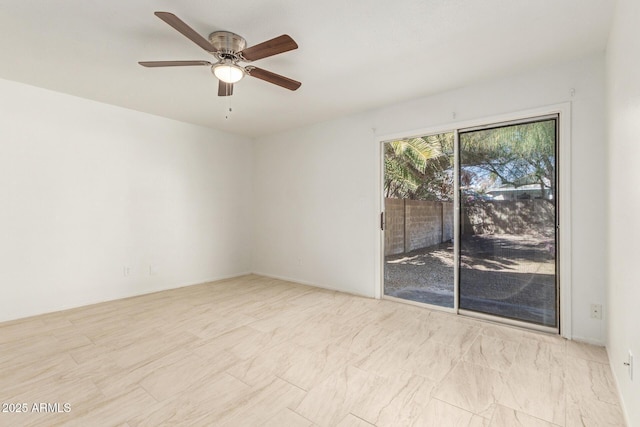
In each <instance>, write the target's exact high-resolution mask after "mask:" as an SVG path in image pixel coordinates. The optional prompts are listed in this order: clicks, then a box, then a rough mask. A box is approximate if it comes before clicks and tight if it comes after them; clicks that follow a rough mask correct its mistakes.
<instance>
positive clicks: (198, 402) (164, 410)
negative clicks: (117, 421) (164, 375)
mask: <svg viewBox="0 0 640 427" xmlns="http://www.w3.org/2000/svg"><path fill="white" fill-rule="evenodd" d="M249 390H250V387H249V386H248V385H246V384H244V383H243V382H242V381H239V380H237V379H236V378H233V377H232V376H230V375H228V374H225V373H220V374H216V375H213V376H211V377H208V378H206V380H204V381H201V382H200V384H199V385H197V386H195V387H193V388H191V389H190V390H188V391H187V392H185V393H182V394H181V395H178V396H177V397H176V398H175V399H172V400H170V401H168V402H162V403H156V404H153V405H151V406H148V407H141V408H138V412H137V413H136V414H134V415H133V416H132V417H130V418H129V419H128V420H127V422H128V423H129V425H130V426H131V427H137V426H150V427H155V426H160V425H180V424H182V425H191V424H193V423H195V422H196V421H198V422H201V421H202V420H206V419H209V420H211V421H212V422H211V424H212V425H213V421H215V420H216V416H217V414H218V413H227V412H229V411H231V410H233V408H234V407H235V406H236V405H237V404H238V403H237V402H238V401H242V399H243V398H244V396H246V395H247V394H248V392H249Z"/></svg>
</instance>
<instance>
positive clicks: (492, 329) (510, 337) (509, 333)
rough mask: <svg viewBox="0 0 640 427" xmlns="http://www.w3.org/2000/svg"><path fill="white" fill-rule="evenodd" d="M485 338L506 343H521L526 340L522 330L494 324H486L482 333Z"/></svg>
mask: <svg viewBox="0 0 640 427" xmlns="http://www.w3.org/2000/svg"><path fill="white" fill-rule="evenodd" d="M480 333H481V334H482V335H484V336H485V337H491V338H498V339H501V340H504V341H513V342H518V343H519V342H520V341H521V340H522V339H523V338H524V331H523V330H522V329H519V328H516V327H510V326H504V325H496V324H493V323H485V324H483V325H482V330H481V331H480Z"/></svg>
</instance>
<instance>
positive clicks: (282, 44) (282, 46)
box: [240, 34, 298, 61]
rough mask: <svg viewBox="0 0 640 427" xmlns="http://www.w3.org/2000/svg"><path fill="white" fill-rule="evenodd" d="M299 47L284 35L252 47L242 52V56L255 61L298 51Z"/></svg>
mask: <svg viewBox="0 0 640 427" xmlns="http://www.w3.org/2000/svg"><path fill="white" fill-rule="evenodd" d="M297 48H298V45H297V43H296V42H295V41H293V39H292V38H291V37H289V36H288V35H286V34H283V35H281V36H279V37H276V38H274V39H271V40H267V41H266V42H262V43H260V44H257V45H255V46H251V47H248V48H246V49H245V50H243V51H241V52H240V54H241V55H242V57H243V58H244V59H246V60H247V61H255V60H257V59H262V58H266V57H268V56H273V55H277V54H279V53H283V52H288V51H290V50H293V49H297Z"/></svg>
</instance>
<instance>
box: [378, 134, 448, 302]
mask: <svg viewBox="0 0 640 427" xmlns="http://www.w3.org/2000/svg"><path fill="white" fill-rule="evenodd" d="M453 148H454V134H453V132H448V133H441V134H436V135H428V136H422V137H416V138H408V139H402V140H396V141H389V142H386V143H384V208H385V217H386V218H385V222H386V227H385V231H384V240H385V243H384V293H385V295H388V296H392V297H396V298H402V299H407V300H411V301H416V302H421V303H425V304H430V305H438V306H441V307H449V308H453V307H454V302H455V297H454V287H455V281H454V275H455V268H454V251H453V232H454V224H455V217H454V212H453V211H454V209H453V207H454V155H453V153H454V150H453Z"/></svg>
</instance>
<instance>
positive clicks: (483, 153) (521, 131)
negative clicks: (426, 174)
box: [460, 120, 556, 194]
mask: <svg viewBox="0 0 640 427" xmlns="http://www.w3.org/2000/svg"><path fill="white" fill-rule="evenodd" d="M555 132H556V121H555V120H546V121H540V122H533V123H524V124H519V125H512V126H504V127H499V128H494V129H487V130H478V131H471V132H463V133H461V134H460V162H461V174H464V173H466V174H467V180H468V181H469V183H468V185H472V186H473V185H475V186H478V185H480V182H481V181H484V182H485V183H486V182H490V183H492V184H497V185H502V186H511V187H515V188H517V187H521V186H523V185H530V184H537V185H539V186H540V189H541V190H542V192H543V194H544V193H545V192H546V193H547V194H552V192H553V190H554V189H555V183H556V178H555Z"/></svg>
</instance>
